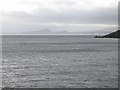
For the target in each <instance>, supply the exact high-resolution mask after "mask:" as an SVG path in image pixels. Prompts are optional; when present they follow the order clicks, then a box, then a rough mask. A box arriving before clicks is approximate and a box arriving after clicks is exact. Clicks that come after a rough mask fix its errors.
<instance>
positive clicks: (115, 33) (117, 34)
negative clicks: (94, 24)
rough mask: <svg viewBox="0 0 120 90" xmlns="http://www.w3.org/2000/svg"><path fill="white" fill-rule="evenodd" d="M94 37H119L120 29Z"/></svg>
mask: <svg viewBox="0 0 120 90" xmlns="http://www.w3.org/2000/svg"><path fill="white" fill-rule="evenodd" d="M95 38H120V30H117V31H116V32H112V33H110V34H108V35H104V36H95Z"/></svg>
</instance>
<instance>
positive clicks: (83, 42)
mask: <svg viewBox="0 0 120 90" xmlns="http://www.w3.org/2000/svg"><path fill="white" fill-rule="evenodd" d="M2 41H3V46H2V49H3V51H2V54H3V56H2V58H3V60H2V63H3V66H2V67H3V71H2V72H3V78H2V79H3V80H2V83H3V87H25V88H28V87H29V88H30V87H37V88H64V87H65V88H86V87H87V88H94V87H96V88H117V87H118V45H117V42H118V40H117V39H98V38H93V37H87V36H68V35H66V36H65V35H63V36H51V35H50V36H47V35H46V36H44V35H42V36H3V40H2Z"/></svg>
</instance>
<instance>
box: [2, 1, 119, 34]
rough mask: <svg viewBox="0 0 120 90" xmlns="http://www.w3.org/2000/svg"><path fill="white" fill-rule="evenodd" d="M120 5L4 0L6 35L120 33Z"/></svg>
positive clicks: (100, 2)
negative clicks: (119, 29)
mask: <svg viewBox="0 0 120 90" xmlns="http://www.w3.org/2000/svg"><path fill="white" fill-rule="evenodd" d="M118 1H119V0H1V1H0V3H1V5H0V9H1V11H2V31H3V33H16V32H17V33H19V32H28V31H38V30H41V29H50V30H52V31H62V30H67V31H69V32H74V31H80V32H96V33H102V32H103V33H106V32H111V31H114V30H117V17H118V12H117V11H118ZM0 15H1V14H0ZM0 19H1V18H0Z"/></svg>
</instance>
